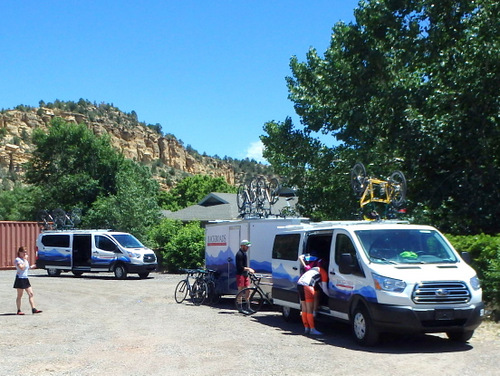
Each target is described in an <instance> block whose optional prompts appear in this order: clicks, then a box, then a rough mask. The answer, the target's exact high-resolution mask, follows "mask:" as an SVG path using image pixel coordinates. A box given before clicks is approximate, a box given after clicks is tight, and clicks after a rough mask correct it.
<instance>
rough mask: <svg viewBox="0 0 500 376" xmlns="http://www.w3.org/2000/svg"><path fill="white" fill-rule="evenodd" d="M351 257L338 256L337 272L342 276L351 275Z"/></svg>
mask: <svg viewBox="0 0 500 376" xmlns="http://www.w3.org/2000/svg"><path fill="white" fill-rule="evenodd" d="M352 264H353V262H352V255H351V254H350V253H342V254H341V255H340V262H339V271H340V273H342V274H352V269H353V267H352Z"/></svg>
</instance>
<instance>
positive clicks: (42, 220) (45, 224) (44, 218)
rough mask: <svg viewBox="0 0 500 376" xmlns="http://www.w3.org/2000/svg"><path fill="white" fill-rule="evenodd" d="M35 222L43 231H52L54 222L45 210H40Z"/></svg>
mask: <svg viewBox="0 0 500 376" xmlns="http://www.w3.org/2000/svg"><path fill="white" fill-rule="evenodd" d="M36 220H37V222H38V225H39V226H40V227H41V228H42V229H43V230H52V229H54V220H53V219H52V216H51V215H50V213H49V212H48V211H47V210H40V211H39V212H38V213H37V215H36Z"/></svg>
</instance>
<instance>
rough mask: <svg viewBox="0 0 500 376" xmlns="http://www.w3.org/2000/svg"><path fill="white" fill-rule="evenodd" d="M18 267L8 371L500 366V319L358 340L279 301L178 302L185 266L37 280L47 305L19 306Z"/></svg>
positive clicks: (3, 368)
mask: <svg viewBox="0 0 500 376" xmlns="http://www.w3.org/2000/svg"><path fill="white" fill-rule="evenodd" d="M14 276H15V272H14V271H0V284H1V286H2V288H1V289H0V307H1V308H0V331H1V332H0V333H1V335H0V374H1V375H21V374H23V375H75V374H78V375H165V374H168V375H233V374H249V375H363V374H367V375H405V376H408V375H474V376H476V375H497V374H498V364H497V363H498V361H497V358H498V354H499V353H500V325H499V324H495V323H491V322H487V323H484V324H483V325H482V326H481V327H480V328H479V329H478V330H477V331H476V333H475V335H474V337H473V338H472V339H471V341H470V342H469V343H467V344H457V343H453V342H451V341H449V340H448V339H446V337H445V336H444V335H422V336H413V337H408V336H405V337H401V336H391V337H387V338H385V339H384V341H383V342H382V343H381V344H380V345H379V346H377V347H375V348H362V347H360V346H358V345H357V344H356V343H355V342H354V340H353V338H352V335H351V332H350V328H349V327H347V326H346V325H343V324H336V323H332V322H320V323H319V324H318V329H320V330H322V331H324V332H325V335H324V336H322V337H319V338H311V337H306V336H304V335H302V326H301V324H300V323H286V322H284V321H283V320H282V318H281V314H280V313H278V312H275V311H272V310H267V311H265V312H261V313H258V314H256V315H253V316H251V317H245V316H243V315H241V314H239V313H237V312H236V311H235V310H234V309H233V302H232V300H231V299H229V298H227V299H222V301H221V302H220V303H219V304H218V305H217V307H209V306H193V305H192V304H191V303H189V302H188V303H182V304H177V303H175V301H174V297H173V293H174V289H175V285H176V284H177V282H178V281H179V280H180V278H181V276H180V275H165V274H159V273H153V274H152V275H151V277H150V278H147V279H144V280H141V279H139V278H135V276H131V277H130V278H129V279H127V280H115V279H114V278H113V276H112V274H107V273H104V274H88V275H83V276H82V277H80V278H75V277H73V276H72V275H71V274H67V273H66V274H63V275H62V276H61V277H48V276H47V274H46V272H45V271H43V270H32V271H31V274H30V281H31V284H32V286H33V289H34V292H35V301H36V304H37V307H38V308H39V309H41V310H43V313H42V314H39V315H31V314H29V313H28V312H29V305H28V299H27V297H25V298H24V299H23V309H24V311H25V312H26V313H27V314H26V315H25V316H17V315H15V308H16V307H15V296H16V294H15V290H14V289H13V288H12V284H13V281H14Z"/></svg>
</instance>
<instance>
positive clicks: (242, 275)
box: [236, 240, 255, 313]
mask: <svg viewBox="0 0 500 376" xmlns="http://www.w3.org/2000/svg"><path fill="white" fill-rule="evenodd" d="M251 245H252V243H250V242H249V241H248V240H242V241H241V243H240V249H239V251H238V252H237V253H236V286H237V287H238V291H240V290H242V289H244V288H245V287H248V286H250V278H249V277H248V273H255V270H253V269H252V268H250V267H249V266H248V257H247V256H248V255H247V252H248V249H249V248H250V246H251ZM247 298H248V297H247ZM239 303H240V304H239V306H242V302H239ZM247 303H248V299H247ZM241 311H242V313H249V311H250V306H248V307H247V308H246V310H245V309H243V308H242V309H241Z"/></svg>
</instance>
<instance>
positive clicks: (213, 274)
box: [198, 269, 220, 305]
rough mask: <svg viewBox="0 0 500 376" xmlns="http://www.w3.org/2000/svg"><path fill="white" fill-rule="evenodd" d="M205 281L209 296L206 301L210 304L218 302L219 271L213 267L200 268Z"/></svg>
mask: <svg viewBox="0 0 500 376" xmlns="http://www.w3.org/2000/svg"><path fill="white" fill-rule="evenodd" d="M198 272H199V273H200V274H201V277H202V279H203V281H204V282H205V283H206V285H207V296H206V299H205V302H206V303H207V304H209V305H213V304H217V303H218V302H219V300H220V295H219V293H218V292H217V285H216V280H217V273H218V272H217V271H215V270H212V269H198Z"/></svg>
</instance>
